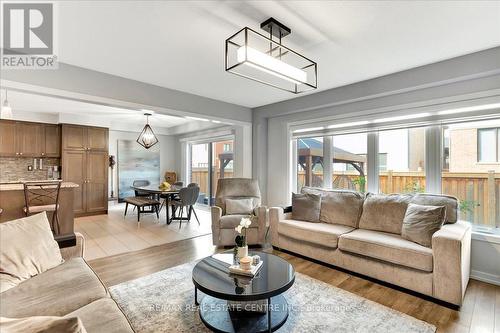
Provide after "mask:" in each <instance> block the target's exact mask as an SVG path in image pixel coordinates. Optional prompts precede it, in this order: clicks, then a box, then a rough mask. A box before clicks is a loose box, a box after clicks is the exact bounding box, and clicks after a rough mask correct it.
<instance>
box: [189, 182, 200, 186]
mask: <svg viewBox="0 0 500 333" xmlns="http://www.w3.org/2000/svg"><path fill="white" fill-rule="evenodd" d="M196 186H198V183H189V184H188V187H196ZM198 187H199V186H198Z"/></svg>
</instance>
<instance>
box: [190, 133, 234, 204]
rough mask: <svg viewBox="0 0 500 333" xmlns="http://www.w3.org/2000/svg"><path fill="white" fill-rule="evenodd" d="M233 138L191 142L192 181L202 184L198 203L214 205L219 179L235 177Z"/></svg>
mask: <svg viewBox="0 0 500 333" xmlns="http://www.w3.org/2000/svg"><path fill="white" fill-rule="evenodd" d="M232 146H233V140H225V141H215V142H208V143H199V144H191V145H190V148H191V154H190V158H191V161H190V165H191V168H190V170H191V174H190V182H193V183H197V184H198V185H199V186H200V194H199V197H198V203H200V204H205V205H212V204H213V203H214V201H215V192H216V190H217V181H218V180H219V179H220V178H232V177H233V160H234V155H233V152H232V150H231V147H232Z"/></svg>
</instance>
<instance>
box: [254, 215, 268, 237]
mask: <svg viewBox="0 0 500 333" xmlns="http://www.w3.org/2000/svg"><path fill="white" fill-rule="evenodd" d="M255 210H256V215H257V223H258V225H259V227H258V228H259V230H258V231H257V233H258V237H259V242H260V243H261V244H264V243H265V242H266V232H267V228H266V226H267V207H266V206H259V207H257V208H256V209H255Z"/></svg>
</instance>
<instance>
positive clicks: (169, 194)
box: [131, 184, 182, 224]
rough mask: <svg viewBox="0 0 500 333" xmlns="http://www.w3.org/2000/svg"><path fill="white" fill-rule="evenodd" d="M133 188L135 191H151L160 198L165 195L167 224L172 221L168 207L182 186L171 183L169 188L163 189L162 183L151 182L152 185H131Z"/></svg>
mask: <svg viewBox="0 0 500 333" xmlns="http://www.w3.org/2000/svg"><path fill="white" fill-rule="evenodd" d="M131 188H132V189H133V190H134V191H140V192H142V193H149V194H151V196H154V197H156V198H157V199H158V200H159V199H160V196H162V197H164V198H165V200H166V202H165V211H166V215H165V217H166V223H167V224H170V223H172V219H171V218H170V213H169V209H168V207H169V206H170V201H172V200H173V199H174V197H175V196H176V195H178V194H179V192H180V190H181V188H182V187H181V186H174V185H171V186H170V188H169V189H168V190H167V189H161V188H160V184H150V185H146V186H131ZM172 215H173V214H172Z"/></svg>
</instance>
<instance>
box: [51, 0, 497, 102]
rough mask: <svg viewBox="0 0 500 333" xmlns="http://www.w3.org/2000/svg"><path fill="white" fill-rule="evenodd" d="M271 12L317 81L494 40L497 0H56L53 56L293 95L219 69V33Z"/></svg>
mask: <svg viewBox="0 0 500 333" xmlns="http://www.w3.org/2000/svg"><path fill="white" fill-rule="evenodd" d="M270 16H273V17H275V18H276V19H278V20H280V21H282V22H283V23H285V24H286V25H288V26H289V27H290V28H291V29H292V34H291V35H290V36H288V37H286V38H285V39H284V43H285V45H287V46H289V47H291V48H293V49H295V50H296V51H298V52H300V53H302V54H303V55H305V56H306V57H309V58H311V59H313V60H315V61H317V62H318V71H319V84H318V86H319V89H317V90H316V91H320V90H325V89H329V88H333V87H338V86H342V85H345V84H349V83H353V82H358V81H362V80H366V79H369V78H373V77H377V76H381V75H386V74H389V73H393V72H397V71H401V70H405V69H409V68H412V67H417V66H420V65H424V64H429V63H433V62H436V61H440V60H444V59H448V58H452V57H456V56H460V55H464V54H467V53H472V52H475V51H479V50H483V49H487V48H491V47H495V46H499V45H500V2H498V1H411V2H410V1H64V2H62V1H61V2H59V27H58V29H57V30H58V34H59V37H58V41H59V50H58V53H59V60H60V61H62V62H65V63H68V64H72V65H76V66H81V67H85V68H89V69H93V70H97V71H102V72H106V73H110V74H114V75H118V76H122V77H126V78H130V79H135V80H139V81H143V82H147V83H151V84H156V85H159V86H163V87H167V88H172V89H177V90H181V91H185V92H189V93H193V94H197V95H201V96H205V97H210V98H214V99H218V100H222V101H227V102H231V103H235V104H239V105H243V106H248V107H256V106H260V105H265V104H269V103H272V102H277V101H281V100H285V99H290V98H294V97H296V95H293V94H291V93H287V92H282V91H280V90H278V89H275V88H272V87H268V86H265V85H262V84H259V83H256V82H253V81H250V80H247V79H244V78H241V77H238V76H235V75H232V74H229V73H226V72H225V71H224V67H223V66H224V61H223V60H224V41H225V39H226V38H228V37H229V36H230V35H232V34H233V33H235V32H236V31H238V30H239V29H241V28H242V27H244V26H249V27H251V28H253V29H256V30H259V25H260V22H262V21H264V20H265V19H267V18H268V17H270Z"/></svg>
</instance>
